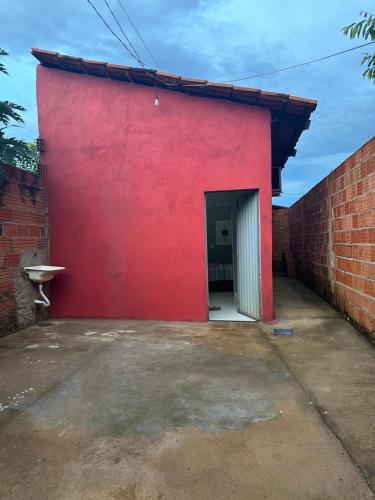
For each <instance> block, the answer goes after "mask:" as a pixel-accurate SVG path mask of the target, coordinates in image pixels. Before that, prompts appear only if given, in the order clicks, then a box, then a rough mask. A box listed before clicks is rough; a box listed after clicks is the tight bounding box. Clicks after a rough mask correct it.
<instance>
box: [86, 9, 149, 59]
mask: <svg viewBox="0 0 375 500" xmlns="http://www.w3.org/2000/svg"><path fill="white" fill-rule="evenodd" d="M86 2H87V3H89V4H90V5H91V7H92V8H93V9H94V11H95V13H96V14H97V15H98V16H99V17H100V19H101V20H102V22H103V24H104V25H105V26H106V27H107V29H108V30H109V31H110V32H111V33H112V35H113V36H114V37H116V38H117V40H118V41H119V42H120V43H121V45H123V47H124V48H125V49H126V51H127V52H129V54H130V55H131V56H132V57H133V58H134V59H135V60H136V61H137V62H138V63H139V64H141V62H140V61H139V60H138V58H137V57H136V56H135V55H134V54H133V53H132V51H131V50H130V49H129V47H128V46H127V45H126V43H124V42H123V40H121V38H120V37H119V36H117V34H116V33H115V32H114V31H113V29H112V28H111V27H110V25H109V24H108V23H107V21H106V20H105V19H104V17H103V16H102V15H101V14H100V12H99V11H98V9H97V8H96V7H95V5H94V4H93V3H92V2H91V0H86Z"/></svg>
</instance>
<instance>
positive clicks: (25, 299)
mask: <svg viewBox="0 0 375 500" xmlns="http://www.w3.org/2000/svg"><path fill="white" fill-rule="evenodd" d="M1 168H2V169H3V170H4V171H5V178H3V179H0V334H4V333H8V332H11V331H14V330H16V329H17V328H22V327H24V326H27V325H29V324H32V323H33V322H35V320H36V319H37V309H36V307H35V305H34V304H33V299H34V298H35V296H36V295H37V291H36V287H35V286H34V285H32V284H31V282H30V281H29V279H28V278H27V276H26V275H25V273H24V272H23V267H24V266H27V265H35V264H40V263H47V261H48V226H47V210H46V202H45V197H44V190H43V183H42V178H41V177H38V176H36V175H33V174H29V173H27V172H23V171H21V170H18V169H15V168H11V167H1Z"/></svg>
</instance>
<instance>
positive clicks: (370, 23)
mask: <svg viewBox="0 0 375 500" xmlns="http://www.w3.org/2000/svg"><path fill="white" fill-rule="evenodd" d="M360 16H362V17H363V19H362V21H359V22H357V23H352V24H349V26H345V28H343V29H342V31H343V33H344V35H346V36H349V37H350V38H351V39H353V38H359V37H362V38H364V39H365V40H371V41H373V40H375V17H374V15H373V14H370V13H369V12H366V11H361V13H360ZM361 64H364V65H366V66H367V67H366V69H365V71H364V72H363V73H362V76H363V78H368V79H369V80H373V83H374V84H375V53H374V54H369V53H367V54H364V56H363V57H362V61H361Z"/></svg>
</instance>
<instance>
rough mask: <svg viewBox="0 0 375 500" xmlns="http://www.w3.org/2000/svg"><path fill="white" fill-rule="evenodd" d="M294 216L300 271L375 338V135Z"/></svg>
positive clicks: (296, 206)
mask: <svg viewBox="0 0 375 500" xmlns="http://www.w3.org/2000/svg"><path fill="white" fill-rule="evenodd" d="M289 215H290V231H291V250H292V252H293V255H294V257H295V261H296V270H297V276H298V277H299V278H300V279H302V280H303V281H305V282H306V283H307V284H309V285H310V286H311V287H312V288H314V290H316V291H317V292H318V293H319V294H320V295H322V296H323V297H325V298H326V299H327V300H329V301H330V302H331V303H332V304H333V305H334V306H336V307H337V308H338V309H340V310H341V311H342V312H343V313H344V314H345V315H347V316H349V317H350V318H351V319H352V320H353V321H354V322H355V323H356V324H357V325H358V326H359V327H360V328H362V329H363V330H365V331H366V332H367V333H368V334H369V336H370V337H371V338H372V339H373V340H375V138H373V139H371V140H370V141H369V142H367V143H366V144H364V145H363V146H362V147H361V148H360V149H359V150H358V151H356V152H355V153H354V154H353V155H352V156H350V157H349V158H348V159H347V160H345V161H344V162H343V163H342V164H341V165H340V166H338V167H337V168H336V169H335V170H334V171H333V172H332V173H331V174H330V175H328V176H327V177H325V178H324V179H323V180H322V181H321V182H320V183H319V184H317V185H316V186H315V187H314V188H313V189H312V190H311V191H309V192H308V193H307V194H306V195H305V196H303V197H302V198H301V199H300V200H298V201H297V202H296V203H295V204H294V205H293V206H292V207H291V208H290V209H289Z"/></svg>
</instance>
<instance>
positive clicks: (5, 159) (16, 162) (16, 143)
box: [0, 49, 39, 182]
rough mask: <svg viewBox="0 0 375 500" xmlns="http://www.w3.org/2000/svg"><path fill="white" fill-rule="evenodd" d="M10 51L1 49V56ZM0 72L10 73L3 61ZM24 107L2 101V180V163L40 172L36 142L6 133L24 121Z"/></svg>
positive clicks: (0, 117)
mask: <svg viewBox="0 0 375 500" xmlns="http://www.w3.org/2000/svg"><path fill="white" fill-rule="evenodd" d="M7 55H8V53H7V52H6V51H5V50H3V49H0V56H7ZM0 73H4V74H5V75H8V71H7V69H6V67H5V65H4V64H3V63H0ZM24 111H26V110H25V108H24V107H22V106H20V105H19V104H16V103H14V102H10V101H0V182H1V180H2V175H3V173H4V172H3V170H2V169H1V165H2V164H3V165H4V164H5V165H12V166H14V167H17V168H21V169H22V170H27V171H29V172H34V173H37V172H38V167H39V154H38V151H37V149H36V146H35V145H34V144H31V143H28V142H26V141H23V140H21V139H17V138H15V137H8V136H7V135H6V131H7V129H9V128H10V127H18V126H20V124H22V123H24V121H23V118H22V115H21V113H23V112H24Z"/></svg>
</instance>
